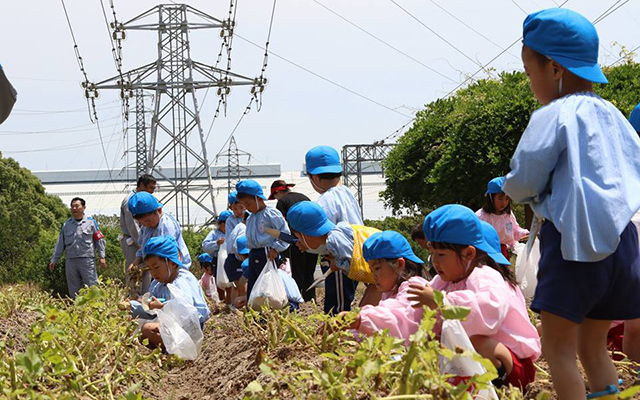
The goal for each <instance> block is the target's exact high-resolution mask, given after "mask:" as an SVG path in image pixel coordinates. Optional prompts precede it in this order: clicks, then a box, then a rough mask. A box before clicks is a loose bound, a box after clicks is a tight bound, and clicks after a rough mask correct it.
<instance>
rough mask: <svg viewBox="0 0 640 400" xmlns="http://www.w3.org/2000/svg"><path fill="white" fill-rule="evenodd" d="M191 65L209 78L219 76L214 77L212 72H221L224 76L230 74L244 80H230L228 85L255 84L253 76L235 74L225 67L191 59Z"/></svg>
mask: <svg viewBox="0 0 640 400" xmlns="http://www.w3.org/2000/svg"><path fill="white" fill-rule="evenodd" d="M192 65H193V69H194V70H196V71H198V72H200V73H201V74H203V75H207V76H208V77H209V78H211V79H215V80H219V78H216V77H215V75H213V74H216V73H218V74H223V75H225V76H231V77H234V78H238V79H242V80H244V81H231V83H230V84H229V86H234V85H253V84H255V78H251V77H248V76H244V75H240V74H237V73H235V72H231V71H227V70H225V69H220V68H217V67H214V66H212V65H208V64H204V63H201V62H199V61H192Z"/></svg>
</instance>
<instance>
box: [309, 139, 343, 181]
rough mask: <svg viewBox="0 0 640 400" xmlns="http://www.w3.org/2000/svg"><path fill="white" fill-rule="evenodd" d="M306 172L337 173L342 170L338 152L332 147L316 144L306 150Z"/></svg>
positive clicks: (316, 173)
mask: <svg viewBox="0 0 640 400" xmlns="http://www.w3.org/2000/svg"><path fill="white" fill-rule="evenodd" d="M304 159H305V164H306V167H307V174H309V175H319V174H329V173H332V174H339V173H341V172H342V164H340V154H338V151H336V149H334V148H333V147H329V146H316V147H314V148H312V149H311V150H309V151H308V152H307V155H306V156H305V157H304Z"/></svg>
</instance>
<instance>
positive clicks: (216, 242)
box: [202, 210, 233, 257]
mask: <svg viewBox="0 0 640 400" xmlns="http://www.w3.org/2000/svg"><path fill="white" fill-rule="evenodd" d="M232 215H233V211H231V210H224V211H222V212H221V213H220V214H219V215H218V220H217V221H216V224H217V225H218V228H217V229H214V230H212V231H211V232H209V233H208V234H207V237H206V238H204V240H203V241H202V251H204V252H205V253H209V255H210V256H211V257H215V256H216V255H217V254H218V250H220V246H221V245H222V243H224V237H225V232H226V226H227V225H226V222H227V219H228V218H229V217H230V216H232Z"/></svg>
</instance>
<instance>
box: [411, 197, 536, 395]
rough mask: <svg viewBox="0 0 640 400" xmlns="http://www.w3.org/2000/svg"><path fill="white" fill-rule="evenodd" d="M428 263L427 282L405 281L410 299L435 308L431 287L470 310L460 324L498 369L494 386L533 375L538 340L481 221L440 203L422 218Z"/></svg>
mask: <svg viewBox="0 0 640 400" xmlns="http://www.w3.org/2000/svg"><path fill="white" fill-rule="evenodd" d="M423 229H424V234H425V237H426V239H427V240H428V241H429V249H430V252H431V256H432V258H433V261H432V262H433V265H434V267H435V268H436V270H437V271H438V276H436V277H435V278H434V279H433V280H432V281H431V283H430V284H428V285H426V286H425V285H420V284H410V285H409V287H410V289H409V294H410V295H412V297H409V300H410V301H418V302H419V304H417V306H419V307H421V306H424V305H427V306H429V307H431V308H436V304H435V302H434V300H433V291H434V290H440V291H442V292H443V294H444V295H445V297H446V299H447V301H448V303H449V304H451V305H457V306H465V307H469V308H470V309H471V312H470V313H469V315H468V316H467V318H466V319H465V320H464V321H461V322H462V326H463V327H464V329H465V331H466V332H467V335H469V338H470V339H471V343H472V344H473V346H474V348H475V350H476V351H477V352H478V353H479V354H480V355H482V356H483V357H485V358H488V359H489V360H491V361H492V362H493V364H494V365H495V366H496V369H497V370H498V378H497V380H495V381H494V384H496V385H498V386H500V385H502V384H505V383H510V384H512V385H513V386H517V387H520V388H525V387H526V386H527V385H528V384H529V383H531V382H532V381H533V380H534V379H535V373H536V371H535V367H534V365H533V362H534V361H535V360H536V359H537V358H538V357H539V356H540V338H539V336H538V332H537V331H536V328H535V327H534V326H533V325H532V324H531V322H530V320H529V314H528V312H527V306H526V304H525V300H524V297H523V296H522V292H520V289H519V288H518V286H517V285H516V281H515V277H514V276H513V271H511V270H510V269H509V268H508V267H507V266H506V265H499V264H497V263H499V262H502V263H504V262H505V261H506V260H505V259H504V257H503V256H502V254H501V253H499V252H497V249H494V248H492V247H491V246H490V245H489V244H488V243H487V242H486V241H485V239H484V234H483V230H482V226H481V221H480V220H479V219H478V217H477V216H476V215H475V214H474V213H473V211H471V209H469V208H467V207H464V206H462V205H458V204H450V205H446V206H442V207H440V208H438V209H436V210H435V211H433V212H432V213H430V214H429V215H427V217H426V218H425V221H424V228H423Z"/></svg>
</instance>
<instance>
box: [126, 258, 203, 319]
mask: <svg viewBox="0 0 640 400" xmlns="http://www.w3.org/2000/svg"><path fill="white" fill-rule="evenodd" d="M171 284H173V286H174V288H173V289H174V290H176V289H177V290H178V291H179V292H180V294H181V295H182V296H183V297H184V298H185V299H187V301H191V302H192V304H193V306H194V307H195V308H196V309H197V310H198V314H200V323H201V324H203V323H204V322H205V321H206V320H207V319H209V307H207V301H206V300H205V299H204V295H203V294H202V288H201V287H200V282H198V280H197V279H196V277H195V276H193V274H192V273H191V272H189V271H187V270H186V269H184V268H179V269H178V276H176V279H174V280H173V282H171ZM149 294H150V295H151V296H155V297H156V298H164V299H165V300H167V301H168V300H171V298H172V296H171V291H170V290H169V287H168V286H167V284H166V283H160V282H158V281H156V280H155V279H154V280H153V281H152V282H151V286H149ZM131 314H132V315H133V316H134V317H140V316H143V317H145V318H147V319H152V318H153V317H154V316H153V315H151V314H148V313H146V312H145V311H144V309H143V308H142V304H140V302H138V301H135V300H132V301H131Z"/></svg>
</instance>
